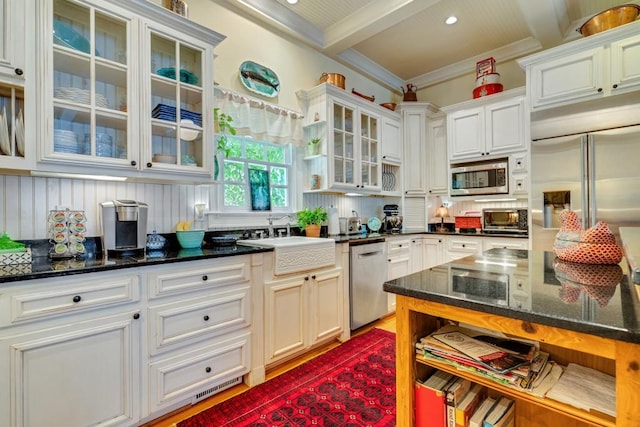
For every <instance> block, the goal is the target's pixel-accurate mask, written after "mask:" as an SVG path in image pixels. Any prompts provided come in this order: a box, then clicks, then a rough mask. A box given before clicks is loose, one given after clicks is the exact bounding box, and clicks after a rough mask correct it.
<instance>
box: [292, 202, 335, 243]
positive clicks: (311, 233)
mask: <svg viewBox="0 0 640 427" xmlns="http://www.w3.org/2000/svg"><path fill="white" fill-rule="evenodd" d="M328 218H329V214H328V213H327V211H326V210H325V209H324V208H322V207H317V208H315V209H309V208H304V209H303V210H301V211H300V212H298V225H299V226H300V228H301V229H303V230H304V233H305V235H306V236H307V237H320V226H321V225H322V223H323V222H325V221H326V220H327V219H328Z"/></svg>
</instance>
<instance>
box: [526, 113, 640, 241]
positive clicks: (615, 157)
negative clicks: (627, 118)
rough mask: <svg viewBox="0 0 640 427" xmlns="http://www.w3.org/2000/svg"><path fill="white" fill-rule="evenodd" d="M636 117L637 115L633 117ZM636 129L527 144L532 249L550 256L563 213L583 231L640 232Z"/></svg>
mask: <svg viewBox="0 0 640 427" xmlns="http://www.w3.org/2000/svg"><path fill="white" fill-rule="evenodd" d="M636 117H637V115H636ZM638 159H640V125H634V126H623V127H618V128H615V129H608V130H602V131H595V132H590V133H577V134H573V135H568V136H561V137H552V138H541V139H534V140H533V141H532V143H531V177H532V181H531V205H530V209H531V217H532V218H531V219H532V221H531V222H532V225H531V235H532V246H533V249H541V250H547V251H549V250H552V247H553V241H554V238H555V235H556V233H557V232H558V228H559V227H560V221H559V219H558V215H559V213H560V212H561V211H562V210H563V209H572V210H574V211H576V213H577V214H578V216H579V217H580V218H581V219H582V226H583V227H584V228H588V227H590V226H592V225H594V224H596V222H597V221H604V222H606V223H607V224H608V225H609V227H610V228H611V229H612V231H613V232H614V234H616V235H617V237H618V238H619V236H618V228H619V227H621V226H636V227H637V226H640V173H639V172H638Z"/></svg>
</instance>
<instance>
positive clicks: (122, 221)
mask: <svg viewBox="0 0 640 427" xmlns="http://www.w3.org/2000/svg"><path fill="white" fill-rule="evenodd" d="M148 210H149V209H148V206H147V204H146V203H141V202H136V201H135V200H111V201H108V202H102V203H100V215H101V223H102V241H103V249H104V252H105V253H107V254H111V255H115V256H122V255H125V254H129V253H132V252H136V251H142V252H144V249H145V247H146V243H147V213H148Z"/></svg>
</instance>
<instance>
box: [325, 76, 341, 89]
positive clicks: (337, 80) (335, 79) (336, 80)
mask: <svg viewBox="0 0 640 427" xmlns="http://www.w3.org/2000/svg"><path fill="white" fill-rule="evenodd" d="M320 83H329V84H332V85H334V86H338V87H339V88H340V89H344V76H343V75H342V74H338V73H322V75H321V76H320Z"/></svg>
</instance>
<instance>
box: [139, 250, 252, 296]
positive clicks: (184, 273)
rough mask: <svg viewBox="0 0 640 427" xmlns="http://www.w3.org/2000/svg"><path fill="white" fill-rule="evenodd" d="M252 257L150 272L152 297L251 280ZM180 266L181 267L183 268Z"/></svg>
mask: <svg viewBox="0 0 640 427" xmlns="http://www.w3.org/2000/svg"><path fill="white" fill-rule="evenodd" d="M250 262H251V258H250V257H248V256H237V257H229V258H224V259H222V258H218V259H210V260H206V261H194V262H191V263H181V264H172V266H171V267H170V268H167V267H162V268H159V269H157V270H154V271H150V272H149V298H150V299H153V298H158V297H162V296H166V295H174V294H179V293H182V292H189V291H195V290H199V289H211V288H216V287H220V286H225V285H231V284H236V283H243V282H249V280H250V279H251V265H250ZM179 266H180V267H179Z"/></svg>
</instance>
